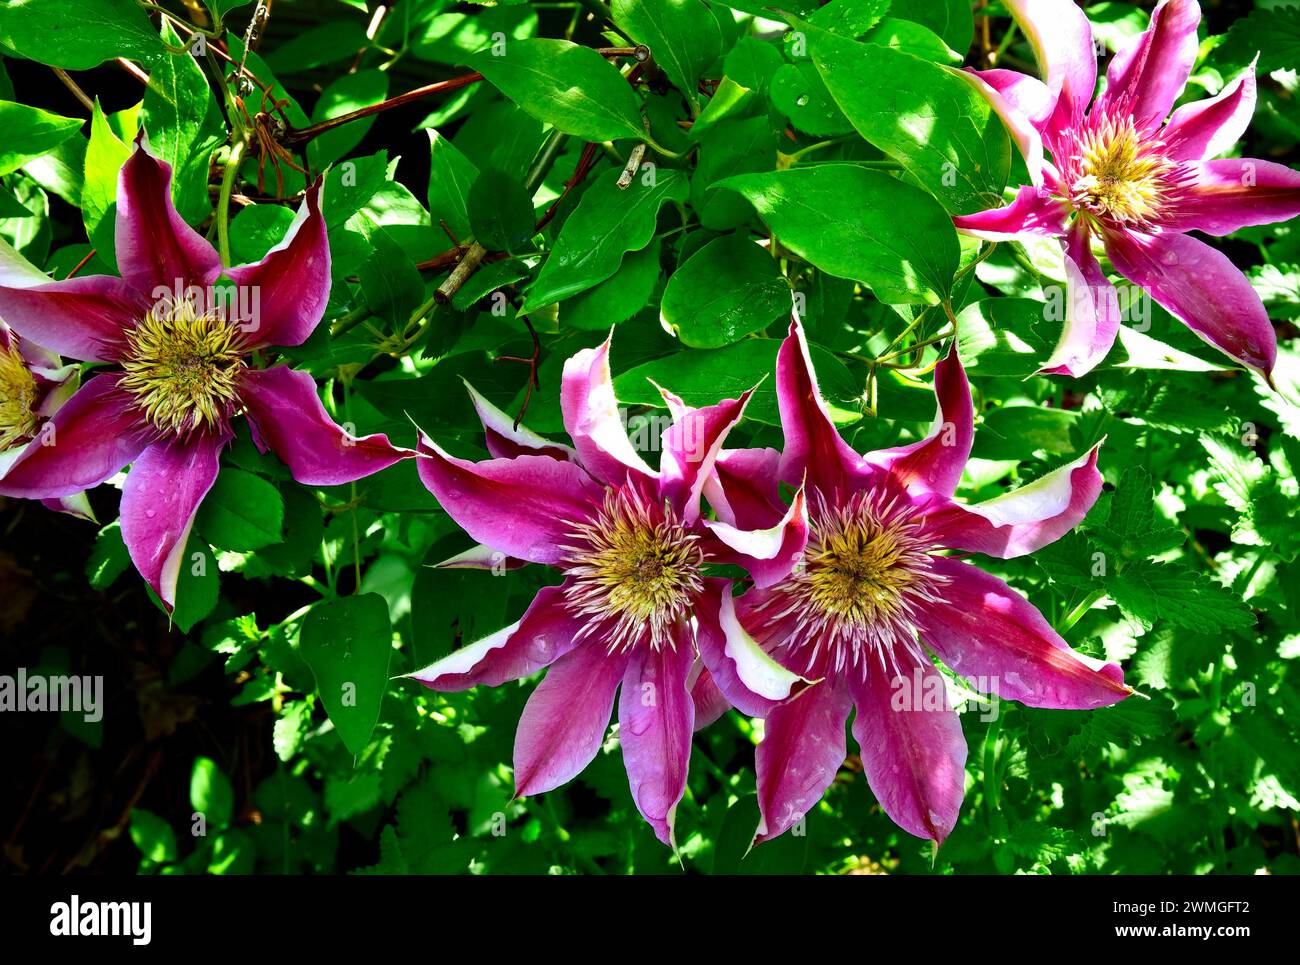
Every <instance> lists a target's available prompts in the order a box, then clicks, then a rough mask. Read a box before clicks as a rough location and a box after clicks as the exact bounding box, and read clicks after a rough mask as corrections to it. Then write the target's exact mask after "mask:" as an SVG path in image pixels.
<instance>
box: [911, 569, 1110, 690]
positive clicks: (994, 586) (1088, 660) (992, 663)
mask: <svg viewBox="0 0 1300 965" xmlns="http://www.w3.org/2000/svg"><path fill="white" fill-rule="evenodd" d="M933 565H934V572H935V573H937V574H938V575H940V576H943V577H946V578H947V580H948V582H947V583H946V584H945V585H944V587H943V591H942V592H943V597H944V600H945V602H944V603H942V604H929V603H927V604H924V605H923V606H921V607H919V608H918V624H919V627H920V633H921V639H922V640H923V641H924V642H925V644H926V646H928V647H929V648H930V649H931V650H933V651H934V652H935V654H936V655H938V657H939V659H940V660H942V661H943V662H944V663H945V664H946V665H947V666H948V668H949V669H950V670H952V671H953V673H956V674H959V675H961V676H962V677H964V678H966V680H968V681H970V682H971V683H972V684H973V685H974V686H975V687H976V688H977V689H979V690H981V691H983V692H985V693H994V694H997V695H998V696H999V697H1003V698H1005V699H1008V700H1018V701H1020V702H1021V703H1022V704H1027V705H1028V706H1030V707H1050V708H1055V709H1058V710H1087V709H1092V708H1095V707H1107V706H1109V705H1111V704H1113V703H1116V702H1118V701H1120V700H1123V699H1124V698H1125V697H1127V696H1129V695H1130V694H1131V693H1132V692H1133V691H1132V689H1131V688H1129V687H1127V686H1125V684H1124V671H1123V670H1121V669H1120V667H1119V665H1118V664H1114V663H1106V662H1105V661H1103V660H1096V659H1094V658H1092V657H1087V656H1084V655H1083V654H1081V653H1077V652H1075V651H1074V650H1071V649H1070V645H1069V644H1068V643H1066V642H1065V640H1064V639H1062V638H1061V635H1060V634H1058V633H1057V632H1056V631H1055V630H1053V629H1052V627H1051V624H1049V623H1048V622H1047V621H1046V620H1045V619H1044V618H1043V615H1042V614H1041V613H1039V612H1038V609H1037V608H1036V607H1035V606H1033V605H1032V604H1031V603H1030V602H1029V601H1028V600H1026V599H1025V598H1024V597H1022V596H1021V595H1020V594H1019V593H1017V592H1016V591H1015V590H1013V589H1011V587H1009V586H1007V585H1006V584H1005V583H1003V582H1002V581H1001V580H999V579H998V578H997V577H995V576H990V575H989V574H988V573H985V572H984V571H983V570H980V569H977V568H976V567H974V566H972V565H971V564H969V563H964V562H962V561H960V560H955V559H948V558H936V559H935V560H934V564H933Z"/></svg>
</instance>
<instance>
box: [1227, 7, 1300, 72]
mask: <svg viewBox="0 0 1300 965" xmlns="http://www.w3.org/2000/svg"><path fill="white" fill-rule="evenodd" d="M1256 54H1258V55H1259V63H1258V64H1256V65H1255V69H1256V71H1257V72H1258V73H1260V74H1270V73H1272V72H1273V71H1275V70H1293V69H1295V65H1296V64H1298V63H1300V6H1296V5H1292V4H1288V5H1286V6H1277V7H1272V8H1269V9H1265V8H1260V9H1257V10H1253V11H1251V12H1250V13H1249V14H1248V15H1247V16H1245V17H1241V18H1239V19H1237V20H1236V21H1234V22H1233V24H1232V29H1231V30H1229V31H1228V34H1227V36H1226V37H1225V38H1224V40H1223V43H1222V44H1220V45H1219V47H1218V49H1216V50H1215V52H1214V57H1215V59H1216V60H1218V61H1221V62H1222V63H1226V64H1231V65H1234V66H1237V67H1245V66H1246V65H1247V64H1249V63H1250V62H1251V61H1252V60H1254V59H1255V55H1256Z"/></svg>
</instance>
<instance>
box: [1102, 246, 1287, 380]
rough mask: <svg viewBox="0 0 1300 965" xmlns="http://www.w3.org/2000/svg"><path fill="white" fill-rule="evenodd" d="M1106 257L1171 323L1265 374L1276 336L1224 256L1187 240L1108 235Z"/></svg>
mask: <svg viewBox="0 0 1300 965" xmlns="http://www.w3.org/2000/svg"><path fill="white" fill-rule="evenodd" d="M1106 253H1107V254H1108V255H1110V260H1111V263H1112V264H1113V265H1114V266H1115V268H1116V270H1117V271H1119V273H1120V274H1122V275H1123V276H1124V277H1125V278H1127V279H1128V280H1129V281H1131V282H1133V283H1134V284H1136V285H1141V286H1142V287H1143V288H1145V289H1146V290H1147V291H1149V292H1150V293H1151V297H1153V298H1154V299H1155V300H1156V301H1157V302H1159V303H1160V304H1161V305H1163V306H1164V307H1165V308H1166V309H1168V310H1169V311H1170V312H1171V313H1172V314H1173V315H1174V317H1175V318H1177V319H1178V320H1179V321H1181V322H1182V323H1183V324H1184V325H1186V326H1187V327H1188V328H1190V329H1191V330H1192V331H1193V332H1195V333H1196V334H1197V335H1199V336H1200V337H1201V338H1202V339H1204V340H1205V341H1206V342H1208V343H1209V344H1211V345H1213V346H1214V347H1215V348H1217V349H1218V350H1219V351H1221V352H1223V353H1224V354H1226V355H1229V356H1231V357H1232V358H1234V359H1236V360H1237V361H1239V362H1241V363H1242V364H1244V365H1247V366H1249V367H1250V368H1253V369H1257V370H1259V371H1260V372H1263V373H1264V374H1265V375H1267V374H1268V373H1269V372H1271V371H1272V369H1273V363H1274V362H1275V361H1276V359H1277V335H1276V334H1275V333H1274V331H1273V326H1272V324H1271V323H1270V322H1269V320H1268V312H1266V311H1265V310H1264V304H1263V302H1261V301H1260V298H1259V295H1258V294H1257V293H1256V292H1255V289H1254V288H1252V287H1251V285H1250V282H1248V281H1247V280H1246V276H1245V275H1243V274H1242V273H1241V270H1240V269H1239V268H1237V267H1236V266H1235V265H1233V263H1232V262H1231V261H1229V260H1228V256H1227V255H1225V254H1223V252H1221V251H1218V250H1216V249H1214V248H1211V247H1210V246H1209V245H1207V244H1205V243H1204V242H1203V241H1197V240H1196V239H1195V238H1191V237H1189V236H1187V235H1175V234H1162V235H1156V236H1154V237H1151V238H1144V237H1142V236H1139V235H1134V234H1129V233H1118V232H1116V233H1113V234H1109V235H1107V238H1106Z"/></svg>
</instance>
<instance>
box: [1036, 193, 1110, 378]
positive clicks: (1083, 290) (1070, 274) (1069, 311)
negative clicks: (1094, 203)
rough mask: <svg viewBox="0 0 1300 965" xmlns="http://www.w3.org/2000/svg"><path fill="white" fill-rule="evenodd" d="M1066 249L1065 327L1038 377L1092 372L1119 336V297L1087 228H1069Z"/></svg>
mask: <svg viewBox="0 0 1300 965" xmlns="http://www.w3.org/2000/svg"><path fill="white" fill-rule="evenodd" d="M1064 248H1065V279H1066V286H1065V326H1064V327H1063V328H1062V329H1061V338H1060V340H1059V341H1058V342H1057V343H1056V348H1054V349H1053V350H1052V357H1051V358H1049V359H1048V360H1047V361H1046V362H1044V363H1043V367H1042V368H1041V369H1039V370H1038V374H1039V375H1068V376H1071V377H1072V378H1078V377H1079V376H1081V375H1085V374H1086V373H1088V372H1091V371H1092V370H1093V369H1094V368H1096V367H1097V365H1098V364H1099V363H1100V362H1101V360H1102V359H1104V358H1105V357H1106V355H1107V353H1109V352H1110V349H1111V346H1112V345H1114V344H1115V336H1116V335H1118V334H1119V326H1120V321H1121V318H1120V309H1119V295H1118V293H1117V292H1116V291H1115V286H1114V285H1112V284H1111V283H1110V279H1108V278H1107V277H1106V273H1105V272H1104V271H1102V270H1101V263H1100V262H1099V261H1097V256H1096V255H1094V254H1093V253H1092V244H1091V242H1090V240H1089V232H1088V225H1087V222H1085V221H1084V220H1083V219H1082V218H1080V219H1079V220H1077V221H1075V222H1074V224H1072V225H1071V226H1070V233H1069V234H1068V235H1067V236H1066V238H1065V242H1064Z"/></svg>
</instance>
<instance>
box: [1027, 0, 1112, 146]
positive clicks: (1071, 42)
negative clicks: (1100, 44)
mask: <svg viewBox="0 0 1300 965" xmlns="http://www.w3.org/2000/svg"><path fill="white" fill-rule="evenodd" d="M1004 6H1005V7H1006V8H1007V10H1008V11H1010V13H1011V16H1012V17H1013V18H1014V19H1015V21H1016V23H1017V24H1019V25H1020V29H1021V30H1022V31H1023V32H1024V34H1025V37H1026V38H1028V40H1029V45H1030V47H1032V48H1033V51H1034V56H1035V58H1036V59H1037V60H1038V65H1039V68H1040V70H1041V72H1042V75H1043V81H1044V83H1045V84H1046V85H1047V88H1048V90H1049V91H1050V92H1051V95H1052V96H1053V97H1054V98H1055V99H1056V104H1055V108H1054V111H1053V114H1052V119H1051V121H1050V122H1049V124H1048V126H1047V127H1045V128H1043V131H1044V133H1046V134H1048V135H1049V136H1050V135H1051V134H1053V133H1055V132H1056V131H1059V130H1063V129H1065V128H1067V127H1069V126H1071V124H1072V122H1073V120H1074V119H1076V118H1079V117H1082V116H1083V113H1084V111H1085V110H1086V109H1087V107H1088V102H1089V101H1091V100H1092V93H1093V91H1094V90H1095V89H1096V86H1097V52H1096V50H1095V49H1094V48H1093V45H1092V25H1091V24H1089V23H1088V18H1087V16H1086V15H1085V14H1084V12H1083V11H1082V10H1081V9H1080V8H1079V7H1078V5H1076V4H1075V3H1074V2H1073V0H1005V3H1004Z"/></svg>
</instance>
